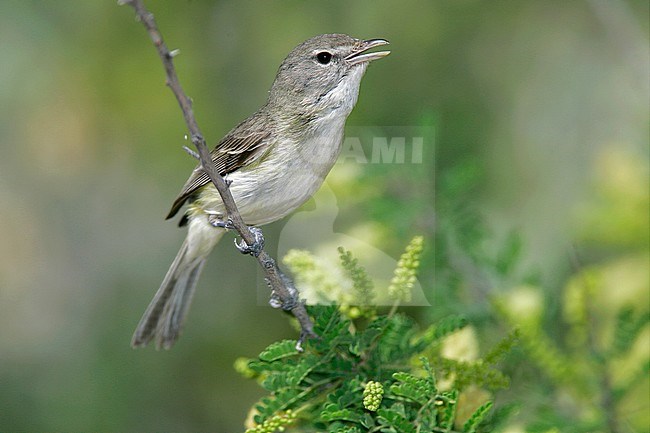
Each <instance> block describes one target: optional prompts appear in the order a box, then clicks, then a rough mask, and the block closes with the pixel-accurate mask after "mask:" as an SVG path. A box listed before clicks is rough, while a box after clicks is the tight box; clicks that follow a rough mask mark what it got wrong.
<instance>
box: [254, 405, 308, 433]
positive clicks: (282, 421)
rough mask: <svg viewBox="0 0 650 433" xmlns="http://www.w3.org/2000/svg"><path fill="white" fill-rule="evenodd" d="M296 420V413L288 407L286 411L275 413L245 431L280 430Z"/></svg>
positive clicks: (260, 432)
mask: <svg viewBox="0 0 650 433" xmlns="http://www.w3.org/2000/svg"><path fill="white" fill-rule="evenodd" d="M295 420H296V414H295V413H294V412H292V411H291V409H288V410H287V411H286V412H283V413H279V414H276V415H274V416H272V417H271V418H269V419H267V420H266V421H264V422H263V423H262V424H259V425H257V426H255V427H252V428H249V429H248V430H246V433H273V432H276V431H279V432H282V431H284V428H285V427H286V426H288V425H290V424H293V423H294V421H295Z"/></svg>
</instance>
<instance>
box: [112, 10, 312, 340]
mask: <svg viewBox="0 0 650 433" xmlns="http://www.w3.org/2000/svg"><path fill="white" fill-rule="evenodd" d="M119 4H128V5H130V6H132V7H133V9H135V14H136V16H137V18H138V20H139V21H140V22H141V23H142V24H143V25H144V27H145V28H146V30H147V33H149V37H150V38H151V41H152V42H153V44H154V46H155V47H156V50H157V51H158V56H159V57H160V60H161V61H162V63H163V67H164V68H165V74H166V76H167V83H166V84H167V86H168V87H169V88H170V89H171V91H172V92H173V93H174V96H175V97H176V100H177V101H178V104H179V105H180V107H181V110H182V111H183V118H184V119H185V124H186V125H187V128H188V130H189V132H190V137H191V139H192V144H194V146H195V147H196V150H197V151H198V156H199V160H200V162H201V167H202V168H203V170H204V171H205V172H206V173H207V175H208V176H209V177H210V180H211V181H212V183H213V184H214V186H215V187H216V188H217V191H219V194H220V195H221V199H222V201H223V204H224V206H225V208H226V212H227V213H228V218H229V219H230V221H231V222H232V226H233V227H234V228H235V230H237V232H238V233H239V235H240V236H241V237H242V239H243V240H244V242H246V244H248V245H253V244H255V240H256V239H255V236H254V235H253V233H251V231H250V229H249V228H248V226H247V225H246V223H244V220H243V219H242V217H241V214H240V213H239V211H238V210H237V205H236V204H235V200H234V199H233V197H232V194H231V193H230V189H229V188H228V184H227V183H226V181H225V180H224V178H223V177H222V176H221V175H220V174H219V172H218V171H217V170H216V168H215V166H214V164H213V162H212V158H211V157H210V152H209V150H208V146H207V145H206V143H205V138H204V137H203V134H202V133H201V130H200V129H199V125H198V124H197V122H196V118H195V117H194V111H193V109H192V100H191V99H190V98H189V97H188V96H187V95H186V94H185V92H184V91H183V88H182V87H181V84H180V82H179V80H178V76H177V75H176V69H175V67H174V63H173V57H174V55H175V54H176V52H174V51H169V49H168V48H167V45H165V42H164V41H163V38H162V35H161V33H160V31H159V30H158V27H157V26H156V22H155V20H154V17H153V14H152V13H151V12H149V11H148V10H147V9H146V8H145V6H144V4H143V2H142V0H121V1H120V2H119ZM254 256H255V257H256V258H257V261H258V262H259V264H260V266H261V267H262V269H263V270H264V273H265V276H266V281H267V282H268V284H269V286H270V287H271V290H272V298H271V300H272V301H279V302H276V303H275V304H276V305H274V306H275V307H276V308H278V307H282V308H283V309H284V310H288V311H291V312H292V313H293V315H294V316H295V317H296V319H298V322H299V323H300V327H301V330H302V332H301V335H300V340H299V342H298V348H299V349H300V345H301V343H302V341H303V340H304V339H305V338H307V337H312V336H314V332H313V325H312V322H311V319H310V318H309V315H308V314H307V310H306V309H305V305H304V303H303V302H301V301H300V298H299V294H298V291H297V290H296V289H295V288H294V287H293V286H292V285H291V284H290V282H289V281H286V280H288V279H287V278H286V277H284V276H283V274H282V272H281V271H280V269H279V268H278V266H277V264H276V262H275V260H273V258H272V257H271V256H270V255H269V254H268V253H267V252H266V251H264V250H263V249H262V250H261V251H260V252H259V254H255V255H254ZM287 283H289V284H287ZM273 304H274V303H272V305H273Z"/></svg>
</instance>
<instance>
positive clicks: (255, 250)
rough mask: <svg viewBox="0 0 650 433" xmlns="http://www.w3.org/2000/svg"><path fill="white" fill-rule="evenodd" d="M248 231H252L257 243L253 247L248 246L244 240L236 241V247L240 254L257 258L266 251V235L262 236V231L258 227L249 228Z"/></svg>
mask: <svg viewBox="0 0 650 433" xmlns="http://www.w3.org/2000/svg"><path fill="white" fill-rule="evenodd" d="M248 230H250V231H251V233H252V234H253V236H254V237H255V242H253V244H252V245H248V244H247V243H246V242H245V241H244V240H243V239H242V240H241V241H239V242H238V241H237V239H235V246H236V247H237V249H238V250H239V252H240V253H242V254H250V255H252V256H255V257H257V256H259V255H260V253H261V252H262V250H263V249H264V235H263V234H262V230H260V229H258V228H257V227H249V228H248Z"/></svg>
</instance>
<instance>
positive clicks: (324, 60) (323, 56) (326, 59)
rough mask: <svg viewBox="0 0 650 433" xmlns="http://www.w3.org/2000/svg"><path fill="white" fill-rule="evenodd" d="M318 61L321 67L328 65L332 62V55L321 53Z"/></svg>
mask: <svg viewBox="0 0 650 433" xmlns="http://www.w3.org/2000/svg"><path fill="white" fill-rule="evenodd" d="M316 60H318V63H320V64H321V65H327V64H328V63H329V62H330V60H332V53H328V52H327V51H321V52H320V53H318V54H316Z"/></svg>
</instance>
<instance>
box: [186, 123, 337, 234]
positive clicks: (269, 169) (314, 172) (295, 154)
mask: <svg viewBox="0 0 650 433" xmlns="http://www.w3.org/2000/svg"><path fill="white" fill-rule="evenodd" d="M319 123H320V125H321V126H320V127H319V126H318V125H316V128H313V129H312V133H311V134H310V138H309V139H307V140H303V141H302V142H300V143H296V142H295V141H290V140H287V141H285V142H278V143H276V144H275V145H274V148H273V149H272V150H270V152H269V154H268V155H267V156H266V157H265V159H264V161H263V162H261V163H260V164H258V165H256V166H255V167H254V168H252V169H247V170H239V171H237V172H235V173H231V174H230V175H228V176H227V179H228V180H229V181H232V183H231V185H230V191H231V192H232V195H233V198H234V199H235V203H236V204H237V207H238V209H239V212H240V213H241V215H242V218H243V219H244V221H245V222H246V224H249V225H263V224H268V223H270V222H273V221H277V220H279V219H280V218H282V217H284V216H286V215H288V214H289V213H291V212H293V211H294V210H295V209H296V208H298V207H299V206H300V205H302V204H303V203H304V202H305V201H307V200H308V199H309V198H310V197H311V196H312V195H313V194H314V193H315V192H316V191H317V190H318V188H320V186H321V185H322V183H323V181H324V180H325V177H326V176H327V174H328V173H329V172H330V170H331V169H332V167H333V165H334V163H335V162H336V159H337V158H338V156H339V153H340V151H341V143H342V141H343V128H344V124H345V117H343V118H334V119H332V118H330V119H327V118H325V119H321V121H320V122H319ZM194 205H195V206H193V207H194V209H193V210H194V211H195V212H196V211H199V212H205V213H217V214H220V215H224V214H225V209H224V207H223V203H222V201H221V198H220V196H219V194H218V192H217V190H216V189H215V188H214V186H212V185H211V186H210V187H209V189H206V190H204V191H203V192H202V193H201V197H200V198H199V200H197V201H196V202H195V203H194Z"/></svg>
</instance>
